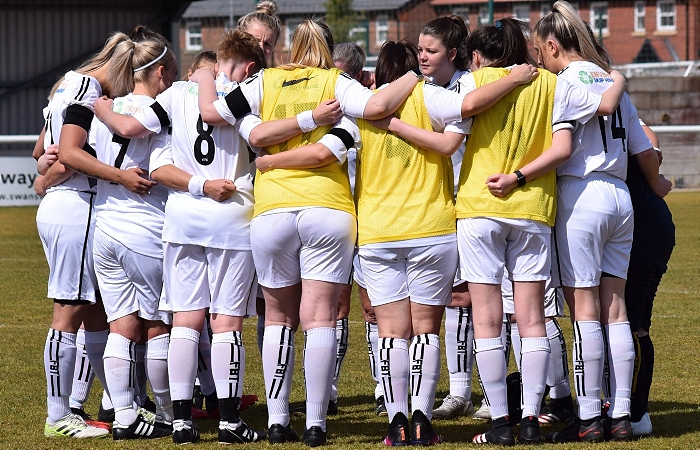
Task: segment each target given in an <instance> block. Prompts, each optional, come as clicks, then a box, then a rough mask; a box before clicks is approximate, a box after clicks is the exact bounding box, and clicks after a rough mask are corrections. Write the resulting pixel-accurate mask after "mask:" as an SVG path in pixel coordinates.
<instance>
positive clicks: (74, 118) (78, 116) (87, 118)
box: [63, 104, 95, 131]
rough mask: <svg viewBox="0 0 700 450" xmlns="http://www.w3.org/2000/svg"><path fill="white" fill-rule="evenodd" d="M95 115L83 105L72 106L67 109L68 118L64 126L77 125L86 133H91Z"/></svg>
mask: <svg viewBox="0 0 700 450" xmlns="http://www.w3.org/2000/svg"><path fill="white" fill-rule="evenodd" d="M93 117H95V113H93V112H92V111H90V109H89V108H86V107H85V106H83V105H76V104H74V105H70V106H69V107H68V108H66V118H65V119H64V121H63V124H64V125H77V126H79V127H80V128H82V129H83V130H85V131H90V124H91V123H92V118H93Z"/></svg>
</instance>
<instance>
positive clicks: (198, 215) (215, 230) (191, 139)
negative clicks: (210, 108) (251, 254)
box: [134, 75, 253, 250]
mask: <svg viewBox="0 0 700 450" xmlns="http://www.w3.org/2000/svg"><path fill="white" fill-rule="evenodd" d="M236 86H237V84H236V83H234V82H231V81H229V80H228V79H227V78H226V77H225V76H223V75H221V76H219V78H218V79H217V92H218V93H219V95H220V96H223V95H225V94H226V93H228V92H230V91H231V90H232V89H233V88H235V87H236ZM197 98H198V86H197V83H193V82H187V81H179V82H176V83H174V84H173V85H172V86H171V87H170V88H169V89H167V90H166V91H165V92H163V93H161V94H159V95H158V97H156V102H155V103H154V104H152V105H151V107H150V108H145V109H143V110H141V111H139V112H137V113H136V114H135V115H134V117H135V118H136V119H138V120H139V121H140V122H141V123H142V124H143V125H144V126H145V127H146V128H148V129H149V130H151V131H153V132H156V133H158V132H160V131H161V130H162V129H164V128H167V127H170V126H172V135H171V139H172V141H171V142H172V144H171V145H172V150H171V151H166V152H163V154H162V155H161V157H159V158H158V159H157V160H155V161H152V165H151V168H150V170H151V171H154V170H156V169H157V168H158V167H160V166H162V165H163V164H170V163H172V164H174V165H175V166H176V167H178V168H180V169H182V170H184V171H185V172H187V173H189V174H192V175H197V176H201V177H204V178H206V179H208V180H216V179H222V178H223V179H229V180H231V181H233V183H234V184H235V186H236V192H235V193H234V195H233V196H232V197H231V198H229V199H228V200H226V201H223V202H217V201H215V200H212V199H210V198H209V197H195V196H193V195H192V194H190V193H189V192H188V191H172V190H171V192H170V195H169V197H168V202H167V205H166V207H165V226H164V228H163V241H165V242H171V243H175V244H194V245H201V246H204V247H212V248H219V249H229V250H249V249H250V221H251V219H252V218H253V174H252V173H251V171H250V159H249V154H248V147H247V145H246V143H245V141H244V140H243V139H242V138H241V136H240V135H239V133H238V131H237V130H236V129H235V128H234V127H231V126H224V127H213V126H208V125H207V124H205V123H203V122H202V117H201V115H200V114H199V106H198V103H197Z"/></svg>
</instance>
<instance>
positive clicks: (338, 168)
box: [34, 1, 673, 447]
mask: <svg viewBox="0 0 700 450" xmlns="http://www.w3.org/2000/svg"><path fill="white" fill-rule="evenodd" d="M275 9H276V5H275V4H274V2H272V1H262V2H259V3H258V5H257V7H256V10H255V11H254V12H252V13H250V14H248V15H246V16H244V17H242V18H241V19H240V20H239V22H238V28H237V29H236V30H232V31H228V32H226V33H225V34H224V35H223V38H222V40H221V42H220V43H219V46H218V49H217V52H216V54H213V52H203V53H202V54H200V55H199V56H198V58H197V59H196V60H195V63H194V64H193V66H192V68H191V69H190V70H189V71H188V74H187V76H186V77H185V80H184V81H176V77H177V72H178V70H177V61H176V60H175V55H174V53H173V52H172V50H171V48H170V47H171V44H170V43H169V42H168V41H167V40H166V39H165V38H163V37H162V36H161V35H159V34H157V33H155V32H152V31H150V30H148V29H147V28H144V27H137V28H136V29H135V30H134V31H133V32H132V33H131V34H130V35H128V36H127V35H126V34H124V33H115V34H113V35H112V36H111V37H110V38H109V40H108V41H107V42H106V44H105V46H104V48H103V50H102V51H100V52H99V53H98V54H97V55H95V56H93V57H92V58H90V59H89V60H88V61H86V62H85V63H84V64H83V65H82V66H80V67H79V68H77V69H76V70H75V71H70V72H68V73H67V74H66V75H65V76H64V77H63V78H62V79H61V80H60V81H59V82H58V83H57V84H56V86H55V87H54V89H53V90H52V94H51V97H50V100H49V104H48V106H47V107H46V109H45V110H44V115H45V119H46V122H45V123H46V125H45V127H44V130H43V131H42V135H41V137H40V139H39V141H38V142H37V145H36V147H35V151H34V156H35V158H37V166H38V171H39V173H40V174H41V176H40V177H38V179H37V182H36V186H35V188H36V190H37V192H38V193H40V194H41V195H43V200H42V202H41V205H40V207H39V210H38V212H37V227H38V230H39V235H40V237H41V241H42V244H43V246H44V250H45V252H46V257H47V260H48V263H49V268H50V272H49V289H48V297H50V298H52V299H54V309H53V320H52V324H51V328H50V330H49V333H48V336H47V340H46V346H45V351H44V362H45V371H46V379H47V401H48V417H47V420H46V424H45V435H46V436H48V437H54V436H68V437H76V438H89V437H102V436H106V435H108V434H109V432H110V430H111V433H112V437H113V438H114V439H115V440H122V439H138V438H159V437H166V436H172V440H173V442H175V443H178V444H186V443H192V442H197V441H198V440H199V439H200V434H199V431H198V428H197V426H196V423H195V422H193V418H195V419H196V418H198V417H218V418H219V427H218V441H219V442H220V443H247V442H258V441H262V440H268V441H269V442H270V443H285V442H295V441H298V440H300V439H301V440H302V441H303V442H304V443H305V444H306V445H309V446H311V447H316V446H320V445H323V444H326V443H327V441H328V430H327V427H326V417H327V415H328V414H335V413H337V401H338V395H339V394H338V378H339V374H340V369H341V366H342V362H343V359H344V357H345V351H346V349H347V328H348V322H347V316H348V309H349V298H350V291H351V289H352V285H353V283H354V284H357V286H358V288H359V298H360V300H361V303H362V310H363V314H364V318H365V321H366V331H367V334H366V336H367V342H368V353H369V358H370V368H371V371H372V376H373V378H374V380H375V382H376V388H375V392H374V395H375V401H376V405H375V406H376V412H377V414H380V415H386V416H388V420H389V426H388V431H387V434H386V436H385V437H384V440H383V442H384V444H386V445H388V446H403V445H433V444H437V443H440V442H442V438H441V436H440V435H439V433H438V432H437V431H436V430H435V428H434V427H433V425H432V421H433V419H442V418H451V417H456V416H460V415H468V414H472V413H473V412H474V407H473V405H472V402H471V382H472V381H471V379H472V366H473V363H474V362H476V364H477V366H478V371H479V378H480V383H481V386H482V390H483V393H484V401H483V404H482V407H481V409H479V411H478V412H477V413H476V414H475V417H481V418H487V419H491V426H490V428H489V429H488V430H487V431H486V432H484V433H482V434H478V435H477V436H474V437H473V438H472V439H471V442H473V443H477V444H489V443H490V444H499V445H513V444H515V443H516V442H520V443H529V444H535V443H540V442H544V441H545V440H546V441H550V442H574V441H590V442H598V441H602V440H604V439H611V440H617V441H626V440H630V439H632V438H633V436H639V435H648V434H651V421H650V419H649V415H648V413H647V400H648V394H649V392H648V389H649V386H650V385H651V371H652V369H653V346H651V341H650V339H649V335H648V331H649V326H650V318H651V305H652V302H653V298H654V294H655V291H656V287H657V286H658V283H659V281H660V279H661V276H662V275H663V273H664V272H665V270H666V262H667V261H668V259H669V257H670V253H671V250H672V248H673V223H672V221H671V218H670V213H669V212H668V208H666V205H665V203H664V201H663V197H664V196H665V195H666V194H667V193H668V192H669V190H670V188H671V187H670V183H669V182H667V181H666V180H665V179H664V178H663V177H662V176H660V175H659V164H660V156H659V155H658V154H657V149H656V146H658V143H657V142H655V143H656V146H655V145H652V142H651V141H650V139H649V137H647V134H646V133H645V130H644V128H643V126H642V124H640V121H639V118H638V117H637V111H636V109H635V107H634V105H632V103H631V101H630V99H629V96H627V94H626V93H625V89H626V82H625V80H624V78H623V77H621V76H620V75H619V73H617V72H616V71H613V70H611V68H610V64H609V62H608V60H607V57H606V55H605V53H604V50H602V49H601V48H599V47H597V44H596V43H595V40H594V39H593V37H592V36H593V35H592V33H591V31H590V28H588V26H587V25H586V24H585V23H584V22H583V21H582V20H581V19H580V17H579V16H578V13H577V12H576V11H575V9H574V8H573V7H572V6H571V5H570V4H568V3H567V2H565V1H558V2H557V3H555V5H554V6H553V10H552V12H551V13H549V14H547V15H546V16H544V17H543V18H542V19H541V20H540V21H539V22H538V23H537V25H536V26H535V27H534V29H533V31H532V33H531V34H530V33H529V31H528V34H526V31H527V30H526V28H525V26H524V24H522V23H520V22H518V21H517V20H514V19H502V20H497V21H496V22H495V23H494V24H493V25H488V26H480V27H478V28H476V29H475V30H473V31H472V32H471V33H470V32H469V30H468V28H467V26H466V24H465V22H464V20H463V19H462V18H460V17H459V16H444V17H439V18H437V19H434V20H432V21H430V22H428V23H427V24H426V25H425V26H424V27H423V29H422V30H421V33H420V36H419V39H418V42H417V44H416V43H412V42H410V41H407V40H404V41H400V42H393V41H387V42H386V43H385V44H384V45H383V46H382V49H381V52H380V54H379V57H378V59H377V67H376V71H375V73H374V74H373V75H371V74H368V73H366V72H363V70H362V67H363V63H364V53H363V52H362V50H361V48H359V47H358V46H356V45H354V44H340V45H337V46H334V42H333V36H332V34H331V30H330V28H329V27H328V25H326V24H325V23H324V22H322V21H317V20H306V21H303V22H302V23H301V24H300V25H299V26H298V27H297V28H296V29H295V31H294V34H293V37H292V44H291V48H290V61H291V62H290V63H288V64H286V65H282V66H277V67H270V66H271V65H272V64H271V61H270V59H271V54H272V49H273V48H274V46H275V43H276V42H277V39H278V38H279V36H280V21H279V19H278V18H277V17H276V16H275V15H274V12H275ZM533 54H534V55H536V58H535V59H536V61H535V60H534V59H533ZM537 65H539V66H540V68H539V69H538V68H537V67H536V66H537ZM370 88H371V89H370ZM652 139H655V137H653V136H652ZM628 161H629V164H628ZM628 165H629V170H630V174H629V179H628ZM626 179H627V184H626V182H625V180H626ZM628 184H629V188H628ZM630 192H632V194H633V195H632V196H630ZM640 215H641V216H642V217H643V219H642V223H641V224H640ZM646 222H648V223H646ZM652 222H653V226H652V225H650V224H651V223H652ZM650 234H651V235H652V236H656V242H655V243H653V244H652V243H649V244H648V245H647V241H648V235H650ZM633 239H634V244H635V245H634V247H633ZM652 240H653V239H652ZM630 255H632V259H630ZM628 268H629V279H628ZM626 280H628V281H627V283H626ZM633 280H634V281H633ZM562 292H563V297H565V298H566V301H567V303H568V306H569V309H570V313H571V319H572V322H573V326H574V345H573V355H572V359H573V368H574V376H573V379H574V385H575V389H576V401H577V403H578V407H577V408H576V407H575V406H574V403H573V399H572V396H571V388H570V386H569V376H568V375H569V371H568V357H567V351H566V345H565V343H564V340H563V336H562V334H561V328H560V327H559V324H558V322H557V320H556V317H557V316H561V315H562V311H563V299H562V295H561V294H562ZM256 314H257V315H258V347H259V349H260V352H261V354H262V366H263V367H262V373H263V376H264V380H265V391H266V392H265V394H266V396H265V397H266V398H265V400H266V405H267V411H268V428H267V430H265V431H260V430H254V429H252V428H251V427H249V426H248V425H247V424H246V422H245V421H244V420H243V418H242V417H241V411H242V410H244V409H245V408H246V407H247V406H249V404H250V402H251V401H254V400H251V396H246V395H244V394H243V382H244V377H245V376H246V372H249V371H250V370H246V369H250V367H248V368H247V367H246V348H245V347H244V345H243V340H242V330H243V321H244V319H245V318H246V317H251V316H255V315H256ZM443 316H445V336H444V341H445V353H446V356H447V365H448V371H449V377H450V383H449V384H450V393H449V395H448V396H447V397H446V398H445V399H444V401H443V403H442V405H440V406H439V407H437V408H434V407H435V405H434V403H435V394H436V388H437V383H438V380H439V372H440V352H441V350H440V340H441V338H440V328H441V325H442V321H443ZM299 326H301V329H302V330H303V332H304V357H303V364H304V382H305V387H306V403H305V407H303V408H302V412H303V413H304V414H305V415H306V427H305V431H304V433H303V436H302V437H301V438H300V437H299V435H298V434H297V432H296V431H295V430H294V429H293V428H292V427H291V424H290V407H289V397H290V390H291V385H292V375H293V372H294V361H295V333H296V330H297V329H298V328H299ZM511 344H512V347H513V350H514V354H515V359H516V362H517V365H518V369H519V373H518V374H516V375H517V376H513V375H511V376H508V377H507V376H506V375H507V367H508V353H509V351H510V346H511ZM644 349H646V350H644ZM645 352H646V353H645ZM635 358H636V360H635ZM649 361H650V362H649ZM635 370H636V372H635ZM89 373H94V376H96V377H97V378H98V379H99V380H100V382H101V384H102V385H103V386H104V387H105V393H104V395H103V398H102V404H101V408H100V414H99V415H98V419H99V421H92V420H90V418H89V416H87V415H86V414H85V413H84V410H83V408H82V403H83V402H85V401H86V399H87V391H86V390H87V389H88V387H87V386H89V378H90V375H89ZM74 374H75V377H74ZM633 376H634V377H635V379H637V380H638V382H637V387H636V388H635V389H636V390H635V391H634V392H633V388H632V379H633ZM74 378H75V380H76V381H75V382H74ZM146 380H147V381H148V383H149V384H150V387H151V391H152V393H153V397H154V398H153V400H151V399H150V398H148V396H147V394H146ZM196 380H198V383H199V386H200V387H198V388H197V389H201V392H202V394H203V395H204V396H205V397H206V411H202V409H203V406H202V405H201V404H193V391H194V390H195V382H196ZM639 380H641V381H639ZM644 386H646V387H644ZM645 389H646V390H645ZM513 393H515V395H513ZM547 394H548V395H549V397H550V400H549V403H548V404H546V405H545V406H543V404H544V402H543V398H544V397H545V396H546V395H547ZM104 422H108V423H104ZM555 422H562V423H564V424H565V427H564V428H562V429H560V430H559V431H555V432H551V433H547V434H546V435H544V436H543V435H540V423H555ZM518 424H519V425H520V428H519V433H518V434H517V435H516V434H514V432H513V429H512V427H513V426H515V425H518Z"/></svg>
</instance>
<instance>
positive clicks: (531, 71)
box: [509, 64, 540, 85]
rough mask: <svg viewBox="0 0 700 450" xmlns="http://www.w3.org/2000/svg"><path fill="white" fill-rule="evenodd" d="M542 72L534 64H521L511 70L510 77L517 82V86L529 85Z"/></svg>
mask: <svg viewBox="0 0 700 450" xmlns="http://www.w3.org/2000/svg"><path fill="white" fill-rule="evenodd" d="M539 74H540V72H539V71H538V70H537V67H535V66H533V65H532V64H519V65H517V66H515V67H513V68H512V69H511V70H510V75H509V76H511V77H513V79H514V80H515V84H518V85H520V84H527V83H529V82H530V81H532V80H534V79H535V78H537V76H538V75H539Z"/></svg>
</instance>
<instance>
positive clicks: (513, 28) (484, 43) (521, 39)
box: [467, 19, 535, 67]
mask: <svg viewBox="0 0 700 450" xmlns="http://www.w3.org/2000/svg"><path fill="white" fill-rule="evenodd" d="M527 31H529V28H528V26H527V25H526V24H525V23H524V22H521V21H519V20H516V19H500V20H497V21H496V22H495V23H494V24H493V25H485V26H480V27H478V28H477V29H476V30H474V32H473V33H472V34H471V35H470V36H469V39H468V40H467V52H468V54H469V60H470V62H471V59H472V55H473V53H474V52H475V51H479V53H481V54H482V55H483V56H484V58H485V59H486V60H487V61H488V63H489V64H488V65H489V66H491V67H509V66H513V65H515V64H533V65H534V64H535V63H534V61H533V60H532V57H531V56H530V52H529V51H528V48H527V38H526V37H525V32H527Z"/></svg>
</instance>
